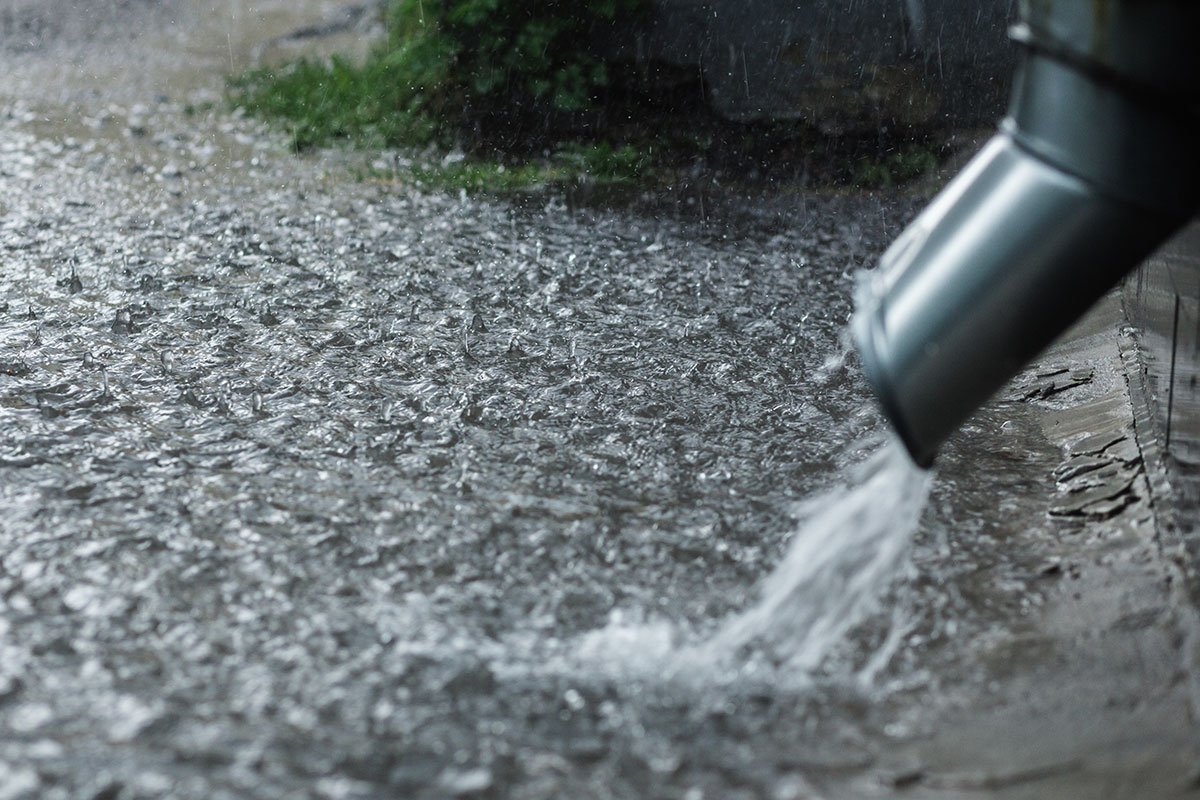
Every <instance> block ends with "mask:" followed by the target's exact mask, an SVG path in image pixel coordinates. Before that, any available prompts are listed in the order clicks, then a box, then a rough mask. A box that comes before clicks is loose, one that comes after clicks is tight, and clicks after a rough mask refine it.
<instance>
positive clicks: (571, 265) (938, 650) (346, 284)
mask: <svg viewBox="0 0 1200 800" xmlns="http://www.w3.org/2000/svg"><path fill="white" fill-rule="evenodd" d="M305 8H307V6H305ZM322 8H323V6H321V4H320V3H316V4H313V9H315V10H316V11H318V12H319V11H321V9H322ZM8 13H9V16H7V17H0V20H2V21H3V25H4V26H5V27H4V28H3V31H4V33H5V36H6V38H5V41H6V42H7V43H8V44H7V46H6V47H5V49H4V50H3V51H0V53H2V56H3V58H4V59H5V60H6V61H7V62H9V64H10V65H11V71H10V73H9V75H10V78H9V82H8V83H7V84H6V85H5V87H4V90H3V91H4V92H6V94H7V96H6V105H5V106H4V111H3V112H2V113H0V211H2V212H3V216H2V217H0V266H2V270H0V288H2V289H3V298H4V299H3V300H2V301H0V508H3V517H2V518H0V721H2V724H3V734H2V735H0V797H2V798H22V797H48V798H53V797H64V798H65V797H88V798H133V797H188V798H191V797H195V798H201V797H202V798H221V797H247V796H252V797H264V798H266V797H288V798H295V797H330V798H342V797H345V798H357V797H364V798H366V797H400V796H415V797H447V796H481V797H482V796H513V797H530V798H536V797H631V796H638V797H665V798H666V797H669V798H688V799H689V800H697V799H698V798H703V797H721V798H736V797H770V798H780V799H782V798H797V797H807V796H820V795H822V794H823V793H825V792H831V793H833V795H834V796H836V794H837V792H838V791H839V788H838V787H844V786H845V785H846V783H847V782H857V783H856V784H855V785H857V786H858V787H859V788H858V790H857V791H859V792H860V793H861V791H863V789H862V787H864V786H865V787H867V789H868V790H870V791H871V792H876V791H877V792H884V791H885V790H890V788H892V787H893V782H889V781H891V780H892V779H891V778H890V777H889V775H890V773H889V772H888V770H890V769H891V767H890V766H889V767H882V766H878V767H877V765H879V764H880V763H881V762H882V761H884V760H885V759H884V756H885V755H886V754H887V753H888V752H889V751H890V750H892V749H894V748H895V747H896V746H897V744H898V743H903V742H905V741H907V740H909V739H911V738H913V737H916V736H919V735H922V734H923V733H924V732H926V731H927V730H928V728H929V726H930V724H931V722H930V720H931V716H930V708H931V707H932V706H933V705H936V704H937V703H940V702H944V701H945V698H947V697H948V696H950V695H951V694H952V693H951V692H950V690H951V689H953V688H954V687H955V686H957V685H959V684H960V683H964V682H967V683H970V682H972V681H979V682H983V681H985V680H986V676H987V674H988V671H987V669H988V668H987V666H986V665H985V664H982V663H980V662H976V661H974V660H972V659H971V657H969V656H966V655H964V653H966V652H968V651H969V650H970V648H971V645H972V643H974V642H987V641H994V640H995V638H996V637H997V635H998V634H997V630H999V629H1001V628H1003V626H1004V625H1005V624H1007V623H1006V622H1005V620H1008V619H1010V618H1011V617H1012V616H1013V615H1015V614H1019V613H1021V612H1022V610H1023V609H1026V608H1028V607H1030V605H1031V604H1033V605H1036V603H1037V602H1038V597H1039V595H1038V589H1037V588H1036V586H1031V585H1026V584H1020V585H1019V586H1017V587H1016V588H1014V584H1013V581H1014V578H1013V575H1014V574H1016V575H1021V574H1024V573H1027V572H1029V568H1028V565H1024V564H1014V563H1011V562H1010V561H1009V560H1008V558H1007V556H1006V555H1005V552H1004V548H1003V547H1000V548H992V547H991V546H992V545H993V544H994V543H995V542H994V540H993V539H989V538H988V537H986V536H984V535H982V534H981V532H984V531H987V530H989V528H988V525H989V523H988V522H987V509H988V508H989V506H990V505H992V504H993V503H994V497H995V494H996V493H997V492H1000V493H1004V492H1008V493H1009V494H1010V495H1011V496H1013V497H1015V498H1018V499H1020V500H1021V501H1024V500H1025V499H1027V498H1032V499H1034V500H1036V499H1038V498H1041V497H1043V496H1045V495H1046V494H1047V492H1048V491H1049V490H1048V489H1047V488H1045V487H1042V486H1040V485H1038V484H1037V483H1036V482H1031V481H1030V479H1029V477H1028V471H1029V466H1030V465H1031V464H1043V465H1050V464H1053V463H1054V459H1055V458H1056V457H1057V454H1056V451H1055V450H1054V448H1053V447H1051V446H1050V445H1048V444H1047V443H1045V442H1044V441H1042V440H1041V439H1039V438H1038V436H1037V435H1036V434H1035V433H1033V432H1030V431H1028V430H1024V429H1022V427H1021V426H1022V424H1023V423H1021V422H1020V420H1019V419H1018V420H1017V422H1016V423H1015V425H1016V427H1015V429H1014V428H1013V423H1012V422H1010V423H1009V425H1008V427H1006V428H1003V429H1002V428H1001V426H1000V424H999V418H993V417H987V416H985V417H984V418H983V421H982V422H981V423H980V424H979V427H978V429H977V430H975V431H974V432H973V435H974V436H976V437H978V438H977V441H978V442H983V446H982V447H981V452H982V453H984V455H982V456H981V455H980V453H972V454H971V455H970V457H969V458H968V457H963V456H962V455H960V454H959V453H958V452H957V451H956V450H955V448H954V447H953V446H952V447H951V448H950V449H949V450H948V451H947V453H946V454H944V459H943V463H944V464H946V465H948V469H949V471H950V474H952V475H953V476H954V477H953V480H951V481H949V482H946V483H942V484H939V485H935V487H934V489H933V497H934V503H933V505H932V506H931V508H930V509H929V510H928V512H927V514H926V522H925V525H924V526H923V527H922V528H920V529H919V530H918V531H917V532H916V534H915V542H914V544H913V548H914V549H913V551H912V552H913V555H912V557H913V559H914V561H913V562H911V563H915V564H916V565H917V567H918V570H919V571H914V570H911V569H905V568H904V567H905V565H906V564H909V563H910V562H909V561H907V560H906V558H907V556H904V557H901V556H900V555H898V554H897V555H896V556H895V557H890V556H889V554H888V553H887V552H884V553H883V555H884V556H889V557H886V558H885V559H884V562H882V563H883V565H884V566H886V567H888V569H886V570H883V574H891V572H892V571H893V570H896V569H899V571H900V576H899V580H896V581H890V582H886V583H887V585H886V586H882V587H881V590H882V591H883V592H884V593H885V594H884V596H883V597H882V598H879V599H880V600H881V601H882V602H883V603H885V604H886V605H880V604H873V603H872V602H864V603H863V604H861V606H860V607H861V609H862V614H861V620H862V621H861V624H859V625H856V626H854V627H853V628H852V629H851V630H847V631H841V630H838V631H831V632H828V633H829V635H828V636H826V638H825V639H824V640H822V641H823V644H824V645H830V644H831V643H832V644H831V646H828V647H825V646H823V647H822V648H821V652H820V653H816V654H811V653H810V654H807V655H805V654H804V653H805V652H806V651H803V647H804V643H808V642H811V641H813V640H812V639H811V638H807V637H799V636H797V635H796V634H794V633H789V632H788V629H787V628H786V627H783V628H780V627H779V626H777V625H776V624H775V623H774V622H772V623H771V624H769V625H767V626H766V627H765V628H764V627H763V626H762V625H761V624H760V623H759V621H758V620H757V618H756V617H755V615H754V612H753V611H751V612H750V613H749V614H744V612H746V611H747V609H754V608H756V605H755V604H756V603H759V602H760V597H761V596H762V592H763V591H766V593H767V594H766V597H767V601H766V602H767V603H768V604H769V603H771V602H773V601H772V598H774V599H775V600H778V601H779V602H777V603H776V606H775V607H776V608H777V609H778V608H782V609H785V610H786V609H789V608H790V607H789V605H788V603H789V598H792V599H793V600H794V597H795V595H794V594H790V593H789V592H788V591H786V590H787V588H788V586H780V585H779V583H780V581H781V580H783V579H776V583H775V584H767V585H766V586H764V585H763V584H762V581H763V580H764V578H766V576H767V575H768V574H769V573H770V572H771V571H772V570H773V569H775V568H776V567H777V565H779V564H781V563H783V564H784V567H783V570H784V572H783V573H781V574H783V575H785V576H789V575H790V576H791V577H792V578H794V579H796V580H793V581H792V582H791V583H790V584H789V585H790V586H799V585H805V584H804V581H803V580H801V579H800V578H801V577H803V576H804V575H805V574H807V575H809V577H810V578H813V577H816V578H827V577H828V574H827V573H826V572H824V571H821V570H818V571H815V572H814V571H811V570H810V571H809V572H808V573H805V569H806V561H807V559H805V558H804V549H803V545H804V544H805V542H806V541H809V540H807V539H805V537H804V536H800V538H799V543H798V544H797V545H796V547H797V550H795V551H793V552H794V553H796V552H798V553H800V555H799V556H794V557H793V560H792V561H787V560H786V559H787V557H788V556H787V553H788V550H789V547H790V546H791V545H790V544H789V542H790V541H791V540H792V538H793V536H794V534H795V533H796V531H797V530H801V531H812V530H814V529H815V528H814V526H812V525H810V526H809V527H808V528H798V522H797V520H798V519H799V518H803V517H806V516H809V515H810V513H811V511H812V509H811V508H809V509H806V508H805V507H804V506H803V501H805V500H810V501H811V499H812V498H814V497H818V498H820V497H828V496H829V495H825V494H821V492H822V491H824V490H835V491H836V490H837V488H838V487H843V486H847V485H856V484H855V483H854V482H855V481H857V480H859V477H857V476H861V475H862V474H863V470H867V471H868V473H869V471H870V469H871V466H870V459H871V456H872V454H873V453H875V452H876V450H877V449H878V447H879V446H880V443H881V441H882V430H881V423H880V421H879V419H878V416H877V415H876V413H875V412H874V410H873V407H872V406H871V404H870V402H869V399H868V397H867V394H866V388H865V385H864V384H863V382H862V381H861V379H860V378H859V377H858V374H857V371H856V369H855V368H854V365H853V362H852V361H851V363H849V364H841V363H840V361H839V356H841V355H843V354H844V347H845V345H844V343H843V340H842V335H843V334H842V331H843V329H844V325H845V323H846V321H847V319H848V317H849V314H850V312H851V307H850V296H851V294H852V285H853V280H854V273H855V271H856V270H858V269H860V268H862V267H864V266H868V265H870V263H871V262H872V261H873V259H874V257H875V255H876V254H877V253H878V252H880V251H881V250H882V248H883V247H884V246H885V245H886V243H887V242H888V241H889V239H890V238H891V237H892V236H894V235H895V234H896V233H897V232H898V230H899V227H900V225H901V224H902V223H903V221H904V220H905V219H907V218H908V217H909V216H911V214H912V212H913V210H914V207H915V201H912V200H909V199H905V198H878V197H870V196H859V195H853V194H847V195H842V196H833V195H824V196H823V195H810V196H804V197H796V196H785V197H780V196H775V197H770V196H767V197H754V198H744V197H739V196H737V195H736V194H735V193H732V192H729V191H726V190H723V189H721V188H720V187H712V186H704V187H690V188H688V189H686V190H679V191H676V192H671V193H667V195H666V196H660V197H646V198H632V199H630V200H628V201H627V202H624V203H621V204H617V205H616V206H615V207H601V206H599V205H596V204H593V205H589V204H588V203H585V202H579V201H576V200H573V199H568V198H564V197H561V196H557V195H533V196H529V197H525V198H523V199H520V200H517V201H504V200H489V199H481V198H471V197H465V196H448V195H444V194H439V193H436V192H433V193H430V192H424V191H421V190H420V189H419V188H416V187H411V186H404V185H396V184H387V183H369V182H360V181H356V180H355V179H354V178H353V177H352V175H351V171H350V170H349V169H348V168H347V162H348V161H349V162H352V163H353V162H354V158H355V157H352V156H338V155H336V154H332V155H331V154H326V155H321V156H317V157H310V158H305V159H298V158H296V157H294V156H292V155H291V154H289V153H288V152H287V151H286V148H285V147H284V146H283V143H282V140H281V139H280V138H279V137H277V136H275V135H272V134H269V133H266V132H264V131H263V130H261V129H260V128H259V127H257V126H256V125H254V124H251V123H249V122H248V121H245V120H241V119H238V118H236V117H230V116H229V115H227V114H225V113H224V112H223V111H222V110H221V109H220V108H219V107H218V108H215V109H213V110H205V107H204V105H203V104H204V101H205V100H206V99H208V100H211V99H213V98H215V97H216V95H215V94H214V91H213V87H214V86H219V75H220V72H221V70H222V69H223V68H225V67H226V66H228V65H229V64H235V65H236V64H237V63H240V61H241V60H242V59H244V58H245V56H246V54H247V53H249V52H250V51H251V50H252V49H253V46H254V44H255V43H257V42H259V41H261V40H263V39H266V38H268V37H270V36H274V35H278V34H279V33H282V32H286V30H287V29H288V28H287V27H286V25H283V27H279V26H278V25H276V27H275V28H272V27H271V25H272V23H271V22H270V21H271V20H274V19H277V18H278V19H283V20H284V21H285V22H286V18H287V13H288V4H286V3H281V2H278V3H260V4H246V3H237V2H228V3H225V4H221V3H200V2H197V3H186V2H182V0H181V1H180V2H177V3H165V2H164V3H150V2H141V3H129V4H118V5H116V6H114V7H112V8H108V9H106V10H104V11H103V13H101V12H99V11H95V10H93V11H91V12H89V14H98V15H99V16H87V17H85V18H80V17H79V16H78V15H79V14H80V13H83V12H79V11H78V10H77V9H74V7H73V6H72V7H71V8H68V7H67V5H66V4H54V3H50V4H33V3H17V4H15V5H14V6H13V7H12V9H10V11H9V12H8ZM290 13H292V14H295V15H296V16H297V17H299V16H301V12H300V11H297V10H296V9H295V8H293V9H292V10H291V12H290ZM72 15H74V16H72ZM228 20H233V21H237V20H242V22H241V23H239V24H237V25H234V24H233V23H232V22H229V21H228ZM280 24H282V23H280ZM139 26H144V30H145V32H144V33H142V32H141V31H142V28H141V27H139ZM131 30H132V31H134V32H135V33H137V35H131V34H130V33H129V31H131ZM114 37H115V38H114ZM114 41H115V42H117V43H118V46H114V45H113V44H112V43H113V42H114ZM30 42H32V44H28V43H30ZM172 42H175V43H178V42H184V43H186V46H175V45H172V44H171V43H172ZM164 43H165V44H164ZM27 45H28V46H27ZM115 50H121V51H122V53H123V54H118V53H117V52H114V51H115ZM196 107H199V110H198V111H197V110H195V109H196ZM389 157H390V156H389ZM372 158H373V157H372ZM384 163H386V158H385V161H384ZM831 357H832V360H831ZM1024 424H1027V423H1024ZM880 474H881V473H878V472H877V473H875V475H876V477H877V478H878V476H879V475H880ZM882 474H883V475H884V476H885V479H884V481H883V484H882V486H883V488H886V489H888V490H890V491H893V492H895V491H896V490H897V489H899V488H900V487H912V489H913V491H912V492H906V491H901V492H900V493H899V494H900V495H901V496H900V497H899V498H898V499H897V503H898V506H897V507H900V508H906V513H907V514H908V515H909V516H913V515H915V514H916V513H918V511H919V508H917V507H915V506H914V505H913V504H912V503H911V502H908V503H907V506H906V498H910V497H911V496H912V495H914V494H917V495H919V491H917V489H916V486H917V484H916V483H913V482H911V481H905V480H893V479H892V478H893V476H894V473H892V472H889V471H888V470H884V472H883V473H882ZM863 480H864V481H865V483H864V485H866V486H868V487H875V489H878V488H879V487H880V484H872V483H871V482H870V481H869V480H867V479H866V478H863ZM1011 502H1014V503H1016V502H1018V500H1016V499H1014V500H1012V501H1011ZM817 519H818V520H821V519H827V518H823V517H820V516H818V517H817ZM836 527H837V526H835V525H833V523H832V521H830V522H829V523H828V524H824V525H823V528H822V525H817V526H816V528H821V529H822V530H825V531H831V530H835V529H836ZM902 527H903V526H902ZM854 531H855V532H862V531H863V529H862V528H861V527H858V526H856V527H855V528H854ZM906 532H907V530H904V531H902V533H906ZM976 534H980V535H976ZM885 539H886V537H885V536H882V535H881V538H880V541H884V540H885ZM903 540H904V537H899V538H898V539H897V540H896V541H897V543H903ZM867 544H870V543H869V542H868V543H867ZM989 548H991V549H989ZM817 552H819V553H821V554H826V555H827V554H828V552H830V551H828V550H825V549H822V548H817ZM839 552H847V551H845V550H842V551H839ZM850 552H854V551H850ZM857 552H859V553H862V554H867V555H874V554H877V553H878V552H879V551H878V550H876V549H874V548H869V547H868V548H865V549H862V550H859V551H857ZM789 570H790V571H789ZM858 574H860V573H857V572H854V573H852V574H851V577H853V576H854V575H858ZM980 575H982V577H980ZM880 583H884V582H883V581H880ZM817 585H820V584H819V583H818V584H817ZM772 592H774V594H773V593H772ZM861 598H862V599H863V600H864V601H869V600H870V599H871V598H870V593H869V592H868V593H863V594H861ZM757 607H758V608H760V609H761V608H766V607H767V606H757ZM804 610H805V609H803V608H797V609H796V614H797V615H799V614H801V613H802V612H803V611H804ZM739 614H743V615H742V616H739ZM787 616H789V614H788V613H786V611H785V612H784V613H780V612H778V611H777V612H776V614H775V616H774V617H772V619H773V620H776V621H778V620H779V619H780V618H781V617H787ZM793 616H795V615H793ZM820 619H827V617H824V616H822V617H820ZM764 634H766V635H764ZM798 653H799V654H800V655H801V657H799V660H798V661H797V654H798Z"/></svg>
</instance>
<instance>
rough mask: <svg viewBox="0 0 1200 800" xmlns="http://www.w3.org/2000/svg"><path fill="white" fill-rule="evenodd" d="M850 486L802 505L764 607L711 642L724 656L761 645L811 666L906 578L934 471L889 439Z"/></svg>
mask: <svg viewBox="0 0 1200 800" xmlns="http://www.w3.org/2000/svg"><path fill="white" fill-rule="evenodd" d="M857 472H858V473H859V474H857V475H856V476H854V480H853V481H852V482H851V483H850V484H849V485H847V486H839V487H837V488H834V489H831V490H827V491H826V492H823V493H821V494H820V495H818V496H817V497H814V498H812V499H810V500H808V501H807V502H806V503H805V504H804V506H803V513H802V519H803V521H802V522H801V524H800V526H799V527H798V529H797V531H796V533H795V535H794V537H793V539H792V542H791V545H790V546H789V549H788V553H787V556H786V557H785V558H784V560H783V562H782V563H781V564H780V565H779V566H778V567H777V568H776V569H775V571H774V572H773V573H771V575H770V576H769V577H768V578H767V580H766V581H765V582H764V584H763V589H762V598H761V599H760V600H759V602H758V603H757V604H755V605H754V606H752V607H750V608H749V609H747V610H745V611H743V612H742V613H740V614H737V615H736V616H734V617H733V618H731V619H730V620H729V621H728V622H727V623H726V624H725V625H724V626H723V627H722V628H721V630H720V631H719V632H718V633H717V635H716V636H715V637H713V639H712V640H711V641H710V642H709V645H708V646H709V647H710V648H712V649H713V650H714V651H715V652H716V653H730V652H735V651H739V650H743V649H745V648H747V647H762V648H764V649H765V650H767V651H768V652H769V654H770V655H771V657H772V658H773V660H775V661H777V662H779V663H786V664H787V665H788V666H791V667H794V668H795V669H798V670H802V671H809V670H812V669H814V668H816V667H817V666H818V664H820V662H821V659H822V658H823V657H824V656H825V655H826V653H828V652H829V650H830V648H831V647H833V646H834V645H835V644H837V642H838V641H840V640H841V639H842V637H843V636H845V635H846V633H847V632H848V631H849V630H850V629H851V628H853V627H854V626H855V625H856V624H858V623H859V622H861V621H862V620H863V618H864V617H865V616H866V615H867V614H868V613H869V612H870V611H871V610H872V609H873V608H875V606H876V604H877V601H878V599H879V596H880V594H881V593H882V592H883V591H884V590H885V589H886V588H887V586H888V584H889V583H890V582H891V580H892V579H893V578H895V576H896V575H897V574H898V572H899V571H900V569H901V568H902V566H903V564H904V558H905V554H906V553H907V552H908V545H909V542H910V541H911V539H912V534H913V531H915V530H916V527H917V523H918V521H919V519H920V516H921V510H922V508H924V505H925V498H926V497H927V495H928V492H929V476H928V473H927V472H925V471H923V470H920V469H918V468H917V467H916V466H914V465H913V463H912V462H911V461H910V460H909V458H908V456H907V455H906V454H905V452H904V449H903V448H902V447H901V445H900V444H899V443H898V442H895V441H891V442H889V443H888V444H887V446H885V447H884V448H882V449H881V450H879V451H878V452H877V453H875V454H874V455H873V456H872V457H871V458H870V459H869V460H868V461H867V462H866V463H865V464H863V465H862V466H861V467H859V468H858V470H857Z"/></svg>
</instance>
